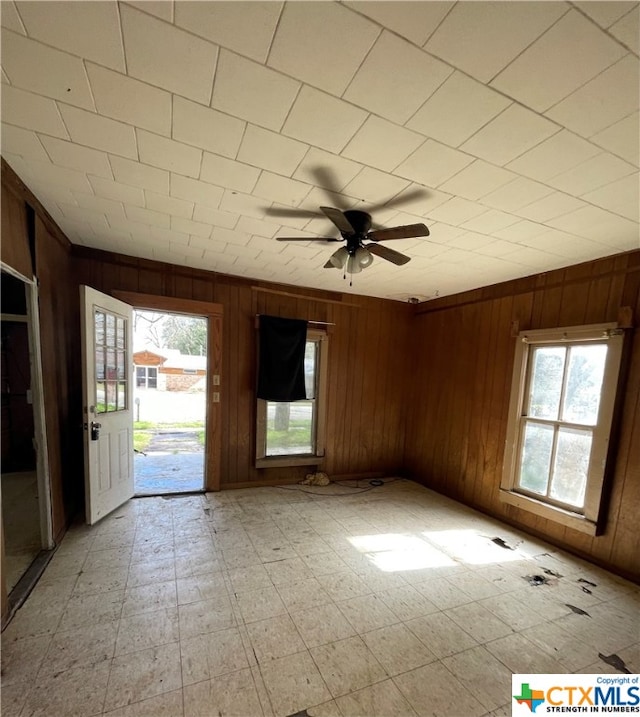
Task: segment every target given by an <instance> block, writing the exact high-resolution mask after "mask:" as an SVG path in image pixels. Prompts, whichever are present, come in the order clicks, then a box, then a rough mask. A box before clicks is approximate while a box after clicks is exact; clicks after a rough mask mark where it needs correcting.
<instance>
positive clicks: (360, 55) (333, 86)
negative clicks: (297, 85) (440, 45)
mask: <svg viewBox="0 0 640 717" xmlns="http://www.w3.org/2000/svg"><path fill="white" fill-rule="evenodd" d="M328 28H331V30H330V31H329V32H328V31H327V29H328ZM379 32H380V29H379V28H378V27H377V25H375V24H374V23H372V22H371V21H370V20H367V19H366V18H363V17H360V16H359V15H356V14H355V13H354V12H351V10H348V9H347V8H345V7H342V6H341V5H338V4H337V3H329V2H314V3H299V2H291V3H287V4H286V5H285V7H284V10H283V11H282V15H281V17H280V22H279V24H278V29H277V31H276V34H275V38H274V40H273V44H272V46H271V52H270V53H269V59H268V62H267V64H268V65H269V66H270V67H273V68H275V69H276V70H281V71H282V72H284V73H285V74H287V75H290V76H291V77H297V78H298V79H300V80H303V81H304V82H307V83H309V84H310V85H313V86H314V87H319V88H320V89H322V90H326V91H327V92H331V93H333V94H335V95H341V94H342V93H343V92H344V90H345V88H346V86H347V85H348V83H349V81H350V80H351V78H352V77H353V75H354V73H355V72H356V70H357V69H358V67H360V64H361V62H362V60H363V59H364V57H365V55H366V54H367V52H368V51H369V50H370V49H371V46H372V45H373V43H374V42H375V39H376V37H377V36H378V34H379Z"/></svg>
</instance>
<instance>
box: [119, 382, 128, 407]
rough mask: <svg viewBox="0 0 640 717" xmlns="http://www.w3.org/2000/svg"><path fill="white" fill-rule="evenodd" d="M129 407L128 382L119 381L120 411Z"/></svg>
mask: <svg viewBox="0 0 640 717" xmlns="http://www.w3.org/2000/svg"><path fill="white" fill-rule="evenodd" d="M126 407H127V384H126V382H125V381H118V411H122V410H123V409H125V408H126Z"/></svg>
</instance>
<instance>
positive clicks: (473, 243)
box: [442, 214, 499, 256]
mask: <svg viewBox="0 0 640 717" xmlns="http://www.w3.org/2000/svg"><path fill="white" fill-rule="evenodd" d="M482 216H484V214H483V215H482ZM498 223H499V221H497V222H496V224H498ZM479 231H484V230H479ZM494 242H495V240H494V238H493V237H490V236H486V234H478V233H476V232H475V231H463V232H461V233H460V234H459V235H458V236H457V237H454V238H453V239H451V240H450V241H448V242H447V245H446V247H442V248H443V250H445V251H446V248H447V247H454V248H456V249H465V250H469V251H478V252H480V253H481V254H482V253H483V252H482V249H483V248H484V247H486V246H489V245H490V244H492V243H494ZM491 256H496V254H491Z"/></svg>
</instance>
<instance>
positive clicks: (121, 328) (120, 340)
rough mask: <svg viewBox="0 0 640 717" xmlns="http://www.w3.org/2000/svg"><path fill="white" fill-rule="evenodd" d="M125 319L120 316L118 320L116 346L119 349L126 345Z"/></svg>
mask: <svg viewBox="0 0 640 717" xmlns="http://www.w3.org/2000/svg"><path fill="white" fill-rule="evenodd" d="M125 325H126V323H125V320H124V319H122V318H120V317H118V319H117V320H116V346H117V347H118V348H119V349H124V347H125Z"/></svg>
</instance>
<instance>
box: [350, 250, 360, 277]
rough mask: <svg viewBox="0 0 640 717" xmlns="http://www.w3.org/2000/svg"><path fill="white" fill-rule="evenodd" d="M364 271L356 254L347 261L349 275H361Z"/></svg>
mask: <svg viewBox="0 0 640 717" xmlns="http://www.w3.org/2000/svg"><path fill="white" fill-rule="evenodd" d="M361 271H362V264H360V262H359V261H358V258H357V256H355V254H354V255H353V256H350V257H349V258H348V259H347V274H359V273H360V272H361Z"/></svg>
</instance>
